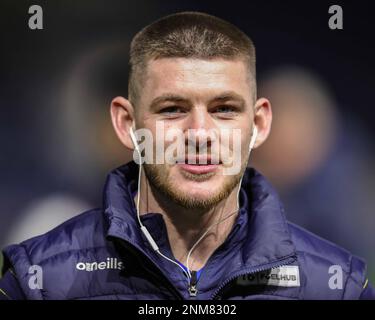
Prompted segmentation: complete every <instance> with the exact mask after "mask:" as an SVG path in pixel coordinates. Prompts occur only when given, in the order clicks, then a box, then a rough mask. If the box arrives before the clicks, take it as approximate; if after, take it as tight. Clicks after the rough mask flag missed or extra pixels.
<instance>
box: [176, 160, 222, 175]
mask: <svg viewBox="0 0 375 320" xmlns="http://www.w3.org/2000/svg"><path fill="white" fill-rule="evenodd" d="M177 165H178V166H179V167H180V168H181V169H183V170H185V171H187V172H190V173H193V174H204V173H210V172H213V171H215V170H216V169H217V168H218V167H219V164H188V163H178V164H177Z"/></svg>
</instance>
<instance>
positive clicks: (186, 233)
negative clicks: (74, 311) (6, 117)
mask: <svg viewBox="0 0 375 320" xmlns="http://www.w3.org/2000/svg"><path fill="white" fill-rule="evenodd" d="M130 65H131V73H130V78H129V99H126V98H123V97H116V98H114V99H113V101H112V103H111V117H112V122H113V125H114V129H115V131H116V133H117V135H118V137H119V139H120V140H121V142H122V143H123V144H124V145H125V147H127V148H129V149H132V150H134V151H135V153H134V155H135V156H136V157H138V158H137V159H138V161H140V160H142V159H143V160H144V163H142V161H141V163H142V164H141V165H140V166H138V165H137V164H136V163H134V162H131V163H128V164H127V165H124V166H122V167H120V168H118V169H116V170H114V171H113V172H112V173H110V174H109V176H108V180H107V183H106V186H105V192H104V202H103V208H100V209H95V210H90V211H88V212H85V213H83V214H81V215H79V216H77V217H76V218H73V219H71V220H69V221H67V222H66V223H64V224H62V225H61V226H59V227H57V228H55V229H54V230H52V231H50V232H48V233H47V234H45V235H42V236H39V237H36V238H33V239H30V240H28V241H25V242H23V243H21V244H20V245H13V246H10V247H7V248H6V249H5V250H4V256H5V258H6V262H5V275H4V277H3V279H2V280H1V281H0V288H1V289H0V296H2V297H3V298H5V299H98V298H99V299H100V298H102V299H117V298H118V299H360V298H374V297H375V295H374V292H373V291H372V288H371V287H370V286H369V284H368V281H367V278H366V266H365V263H364V261H363V260H361V259H360V258H358V257H356V256H353V255H352V254H350V253H349V252H348V251H346V250H344V249H342V248H339V247H338V246H336V245H334V244H332V243H330V242H328V241H325V240H323V239H321V238H319V237H317V236H315V235H313V234H311V233H309V232H308V231H306V230H303V229H302V228H300V227H298V226H296V225H293V224H291V223H288V222H287V221H286V220H285V217H284V213H283V208H282V205H281V203H280V201H279V199H278V197H277V195H276V193H275V191H274V190H273V189H272V187H271V186H270V185H269V184H268V183H267V181H266V180H265V178H264V177H263V176H262V175H261V174H259V173H258V172H257V171H255V170H254V169H248V168H247V163H248V158H249V154H250V151H251V149H252V148H256V147H258V146H260V145H261V144H262V143H263V142H264V141H265V140H266V138H267V136H268V135H269V132H270V128H271V121H272V112H271V105H270V102H269V101H268V100H267V99H265V98H259V99H257V97H256V80H255V78H256V77H255V49H254V46H253V43H252V41H251V40H250V39H249V38H248V37H247V36H246V35H245V34H244V33H243V32H241V31H240V30H239V29H237V28H236V27H234V26H233V25H231V24H229V23H227V22H225V21H223V20H221V19H218V18H216V17H212V16H209V15H206V14H202V13H192V12H186V13H179V14H174V15H171V16H167V17H165V18H163V19H161V20H158V21H156V22H155V23H153V24H151V25H149V26H147V27H146V28H145V29H143V30H142V31H140V32H139V33H138V34H137V35H136V36H135V37H134V39H133V41H132V44H131V50H130ZM137 129H138V131H137ZM139 129H141V130H143V131H142V132H144V135H143V138H144V139H138V138H139V134H140V130H139ZM173 132H175V133H176V132H177V133H180V135H179V136H178V135H176V139H174V138H171V134H170V133H173ZM225 133H226V134H227V138H228V139H225ZM238 133H240V134H239V135H238ZM137 135H138V136H137ZM178 138H179V139H178ZM146 140H147V141H146ZM228 141H229V143H226V142H228ZM146 142H147V143H148V145H147V143H146ZM173 147H176V149H173ZM170 150H172V152H169V151H170ZM215 150H220V153H219V156H218V157H216V158H215V157H214V151H215ZM181 151H182V152H181ZM168 152H169V153H168ZM176 153H177V156H176ZM142 155H145V157H143V158H142ZM146 158H147V159H148V161H145V159H146ZM171 159H172V161H171ZM173 159H174V160H173ZM167 160H168V161H167ZM203 160H205V161H203ZM233 168H234V170H232V169H233ZM236 168H237V169H236Z"/></svg>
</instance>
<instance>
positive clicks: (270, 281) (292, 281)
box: [237, 266, 300, 287]
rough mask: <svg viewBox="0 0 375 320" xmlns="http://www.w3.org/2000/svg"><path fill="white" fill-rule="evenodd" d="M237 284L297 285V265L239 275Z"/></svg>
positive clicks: (298, 280) (298, 283)
mask: <svg viewBox="0 0 375 320" xmlns="http://www.w3.org/2000/svg"><path fill="white" fill-rule="evenodd" d="M237 284H239V285H241V286H248V285H267V286H278V287H299V286H300V277H299V268H298V266H282V267H278V268H274V269H271V270H266V271H262V272H258V273H254V274H248V275H245V276H241V277H239V278H238V279H237Z"/></svg>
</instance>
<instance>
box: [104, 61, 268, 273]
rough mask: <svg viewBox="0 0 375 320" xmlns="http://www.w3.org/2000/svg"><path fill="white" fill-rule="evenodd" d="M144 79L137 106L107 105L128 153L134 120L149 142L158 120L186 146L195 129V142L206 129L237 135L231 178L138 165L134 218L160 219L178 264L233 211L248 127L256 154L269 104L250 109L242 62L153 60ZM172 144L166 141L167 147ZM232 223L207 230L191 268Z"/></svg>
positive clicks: (219, 171) (219, 172)
mask: <svg viewBox="0 0 375 320" xmlns="http://www.w3.org/2000/svg"><path fill="white" fill-rule="evenodd" d="M145 79H146V80H145V81H144V83H143V84H142V86H141V88H142V89H141V90H142V91H141V92H140V99H139V101H137V106H133V105H132V104H131V103H130V102H129V101H128V100H127V99H125V98H123V97H116V98H115V99H113V101H112V104H111V116H112V122H113V125H114V128H115V131H116V133H117V135H118V137H119V138H120V140H121V141H122V143H123V144H124V145H125V146H126V147H127V148H129V149H133V148H134V146H133V143H132V141H131V139H130V135H129V130H130V127H131V126H132V125H133V121H134V122H135V126H136V128H146V129H149V130H150V131H151V132H152V134H153V136H154V137H155V136H156V122H157V121H163V123H164V128H165V131H168V130H169V129H174V128H176V129H179V130H182V131H183V132H184V133H185V132H186V141H185V144H187V141H188V136H187V130H188V129H200V132H199V133H198V134H197V135H196V136H195V137H194V138H196V139H199V136H200V135H202V137H203V136H204V135H206V134H207V131H208V130H210V129H214V130H220V129H229V130H230V129H240V130H241V157H239V159H240V161H241V171H240V172H239V173H238V174H237V175H225V174H223V170H224V167H223V166H224V164H219V165H216V166H215V167H212V170H210V172H209V173H205V174H202V173H199V172H196V173H194V170H195V169H194V167H188V168H186V166H184V165H181V164H154V165H147V166H145V167H144V168H145V171H146V174H143V175H142V178H141V199H140V213H141V214H142V213H147V212H159V213H161V214H162V215H163V217H164V220H165V223H166V227H167V231H168V238H169V241H170V244H171V248H172V252H173V254H174V256H175V257H176V259H178V260H179V261H181V262H183V263H184V262H185V261H184V259H185V258H186V254H187V252H188V251H189V249H190V248H191V247H192V246H193V245H194V243H195V242H196V240H197V239H198V238H199V237H200V235H201V234H202V233H203V232H204V231H205V230H206V229H207V228H208V227H209V226H210V225H211V224H213V223H215V222H216V221H218V220H219V219H220V218H223V217H225V216H227V215H228V214H229V213H232V212H235V211H236V208H237V191H238V187H239V180H240V178H241V176H242V174H243V171H244V170H245V168H246V165H247V161H248V159H247V155H248V147H249V143H250V139H251V134H252V130H253V125H256V126H257V129H258V135H257V140H256V143H255V145H254V148H256V147H258V146H259V145H261V144H262V143H263V142H264V141H265V139H266V138H267V136H268V134H269V131H270V127H271V121H272V112H271V106H270V103H269V101H268V100H267V99H265V98H261V99H258V100H257V101H256V102H255V103H254V97H253V95H252V92H253V90H252V84H251V82H250V80H249V74H248V69H247V65H246V64H245V63H244V62H243V61H242V60H240V59H236V60H224V59H213V60H200V59H186V58H163V59H158V60H152V61H150V62H149V63H148V66H147V74H146V78H145ZM171 143H172V142H167V141H165V146H166V148H167V146H168V145H169V144H171ZM217 143H219V142H217ZM235 219H236V214H235V215H232V216H231V217H230V218H229V219H227V220H225V221H224V222H223V223H221V224H219V225H217V226H215V227H214V228H212V229H211V231H210V232H209V233H208V234H207V236H206V237H205V238H204V239H203V240H202V241H201V242H200V244H199V246H197V247H196V249H195V250H194V252H193V254H192V261H193V263H192V264H190V266H189V267H190V268H191V269H193V270H194V269H199V268H200V267H202V266H203V265H204V264H205V262H206V261H207V260H208V258H209V256H210V255H211V254H212V252H213V251H214V250H215V249H216V248H217V247H218V246H219V245H220V244H221V243H222V242H223V241H224V240H225V238H226V237H227V236H228V234H229V233H230V231H231V228H232V226H233V224H234V222H235ZM150 232H151V233H152V230H150Z"/></svg>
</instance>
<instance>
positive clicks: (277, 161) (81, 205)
mask: <svg viewBox="0 0 375 320" xmlns="http://www.w3.org/2000/svg"><path fill="white" fill-rule="evenodd" d="M38 2H39V3H38ZM31 4H40V5H41V6H42V8H43V10H44V29H43V30H40V31H31V30H29V29H28V27H27V19H28V13H27V11H28V7H29V6H30V5H31ZM300 6H301V5H300V3H299V2H297V1H285V2H284V1H283V2H279V1H258V0H257V1H251V2H246V3H245V2H244V3H240V2H236V1H234V2H231V5H230V6H228V5H225V6H224V5H220V4H219V3H217V2H210V1H207V2H204V4H202V3H201V2H199V1H189V2H185V3H184V4H177V3H176V2H172V1H144V0H139V1H79V2H78V1H53V2H52V1H49V2H46V1H34V2H33V3H30V2H29V1H2V4H1V10H0V12H1V19H0V30H1V31H0V32H1V46H2V49H1V52H0V56H1V63H0V67H1V73H0V133H1V135H0V137H1V138H0V146H1V153H0V176H1V183H0V247H4V246H5V245H7V244H10V243H14V242H19V241H22V240H24V239H27V238H29V237H31V236H34V235H38V234H41V233H43V232H45V231H47V230H49V229H51V228H52V227H54V226H56V225H57V224H59V223H61V222H62V221H65V220H67V219H69V218H70V217H73V216H74V215H76V214H78V213H80V212H82V211H84V210H86V209H88V208H91V207H98V206H101V195H102V188H103V185H104V181H105V178H106V175H107V173H108V172H109V171H110V170H112V169H113V168H115V167H117V166H119V165H121V164H123V163H126V162H128V161H129V160H130V159H131V154H130V153H129V152H128V151H126V149H125V148H124V147H123V146H122V145H121V144H120V143H119V142H118V140H117V138H116V136H115V134H114V131H113V130H112V126H111V121H110V117H109V103H110V100H111V98H113V97H114V96H116V95H124V96H126V95H127V77H128V65H127V63H128V50H129V43H130V40H131V38H132V36H133V35H134V34H135V33H136V32H137V31H139V30H140V29H141V28H142V27H144V26H145V25H146V24H148V23H150V22H152V21H154V20H155V19H157V18H159V17H161V16H163V15H166V14H169V13H173V12H177V11H186V10H196V11H204V12H207V13H211V14H214V15H217V16H219V17H222V18H224V19H227V20H228V21H230V22H232V23H234V24H236V25H237V26H238V27H240V28H241V29H242V30H244V31H245V32H246V33H247V34H248V35H249V36H250V37H251V38H252V39H253V40H254V42H255V45H256V48H257V67H258V70H257V72H258V95H259V96H265V97H267V98H269V99H270V101H271V103H272V107H273V115H274V117H273V127H272V132H271V135H270V137H269V139H268V141H267V142H266V143H265V144H264V145H263V146H261V147H260V148H259V149H257V150H256V151H255V152H254V153H253V158H252V160H251V165H252V166H254V167H255V168H256V169H258V170H259V171H260V172H261V173H263V174H264V175H265V176H266V177H267V178H268V179H269V180H270V181H271V182H272V183H273V185H274V186H275V187H276V188H277V190H278V192H279V193H280V197H281V199H282V201H283V202H284V205H285V209H286V215H287V217H288V219H289V220H291V221H292V222H295V223H297V224H300V225H302V226H303V227H305V228H307V229H309V230H311V231H312V232H315V233H317V234H319V235H321V236H322V237H324V238H326V239H328V240H331V241H334V242H336V243H338V244H340V245H342V246H344V247H346V248H347V249H349V250H351V251H352V252H354V253H355V254H357V255H360V256H363V257H364V258H366V259H367V261H368V263H369V268H370V270H369V271H370V276H371V279H372V282H375V250H374V248H375V236H374V230H375V216H374V211H375V194H374V190H375V188H374V186H375V170H374V165H373V164H374V154H375V153H374V148H373V139H374V135H375V130H374V126H373V123H374V120H375V111H374V106H373V94H374V78H373V75H372V70H374V67H375V62H374V59H373V56H374V55H375V49H374V46H373V45H372V43H371V41H370V38H371V36H370V34H371V33H372V31H371V28H370V26H371V16H370V14H369V13H366V12H364V11H363V10H362V11H361V8H362V7H359V8H357V7H356V5H355V4H354V3H350V4H349V3H343V9H344V17H345V18H344V19H345V20H344V30H341V31H332V30H329V29H328V18H329V16H328V6H329V4H328V3H327V4H319V5H318V4H315V5H313V4H311V7H308V5H307V7H308V8H307V7H305V6H304V8H303V9H302V8H300Z"/></svg>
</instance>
